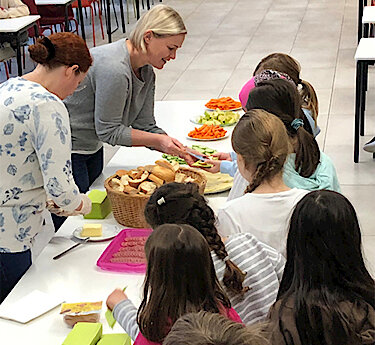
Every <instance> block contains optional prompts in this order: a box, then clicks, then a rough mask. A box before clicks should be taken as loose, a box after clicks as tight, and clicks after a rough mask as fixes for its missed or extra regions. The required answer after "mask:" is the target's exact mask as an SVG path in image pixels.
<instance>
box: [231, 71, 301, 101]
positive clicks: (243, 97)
mask: <svg viewBox="0 0 375 345" xmlns="http://www.w3.org/2000/svg"><path fill="white" fill-rule="evenodd" d="M272 79H286V80H288V81H290V82H292V83H293V85H294V86H295V84H294V82H293V80H292V79H291V78H290V77H289V76H288V75H287V74H284V73H280V72H276V71H272V70H264V71H262V72H261V73H259V74H257V75H255V76H254V77H252V78H251V79H250V80H249V81H248V82H246V84H245V85H244V86H243V87H242V89H241V91H240V93H239V95H238V97H239V99H240V102H241V105H242V108H246V104H247V100H248V99H249V93H250V91H251V90H252V89H254V88H255V87H256V86H258V84H259V83H261V82H262V81H265V80H272Z"/></svg>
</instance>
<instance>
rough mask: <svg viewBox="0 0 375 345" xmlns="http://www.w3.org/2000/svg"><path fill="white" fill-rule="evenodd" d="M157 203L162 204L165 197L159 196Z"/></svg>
mask: <svg viewBox="0 0 375 345" xmlns="http://www.w3.org/2000/svg"><path fill="white" fill-rule="evenodd" d="M157 203H158V205H159V206H160V205H163V204H165V199H164V198H163V197H161V198H160V199H159V200H158V201H157Z"/></svg>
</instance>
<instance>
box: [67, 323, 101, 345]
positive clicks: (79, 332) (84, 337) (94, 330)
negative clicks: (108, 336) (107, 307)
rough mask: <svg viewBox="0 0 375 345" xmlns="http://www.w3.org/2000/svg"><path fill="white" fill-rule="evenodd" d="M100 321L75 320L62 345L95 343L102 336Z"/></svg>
mask: <svg viewBox="0 0 375 345" xmlns="http://www.w3.org/2000/svg"><path fill="white" fill-rule="evenodd" d="M102 332H103V326H102V324H101V323H91V322H77V323H76V324H75V325H74V327H73V329H72V330H71V331H70V333H69V334H68V336H67V337H66V338H65V340H64V342H63V343H62V345H95V344H96V343H97V342H98V341H99V339H100V338H101V337H102Z"/></svg>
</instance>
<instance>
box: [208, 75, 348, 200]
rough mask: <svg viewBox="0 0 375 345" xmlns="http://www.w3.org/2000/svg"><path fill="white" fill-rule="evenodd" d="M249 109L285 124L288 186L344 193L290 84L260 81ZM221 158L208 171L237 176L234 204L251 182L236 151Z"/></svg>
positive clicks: (213, 162)
mask: <svg viewBox="0 0 375 345" xmlns="http://www.w3.org/2000/svg"><path fill="white" fill-rule="evenodd" d="M246 108H247V109H248V110H251V109H264V110H266V111H268V112H270V113H272V114H274V115H276V116H277V117H278V118H280V120H281V121H282V122H283V124H284V126H285V128H286V130H287V133H288V136H289V140H290V143H291V145H292V150H291V152H290V154H289V155H288V158H287V160H286V164H285V166H284V172H283V179H284V182H285V184H286V185H287V186H288V187H290V188H300V189H306V190H310V191H313V190H319V189H329V190H333V191H336V192H340V191H341V189H340V184H339V181H338V178H337V174H336V169H335V167H334V165H333V162H332V160H331V159H330V158H329V157H328V156H327V155H326V154H325V153H324V152H321V151H320V150H319V146H318V143H317V142H316V140H315V139H314V137H313V136H312V135H311V134H310V133H309V131H308V129H307V128H306V121H305V120H304V119H303V117H302V116H301V111H300V109H301V103H300V96H299V95H298V92H297V90H296V89H295V87H294V86H293V85H292V84H291V83H290V82H289V81H287V80H285V79H273V80H266V81H262V82H260V83H259V84H258V85H257V86H256V87H255V88H254V89H252V90H251V91H250V93H249V96H248V101H247V105H246ZM218 155H219V159H225V160H223V161H220V160H219V161H215V160H207V162H209V163H211V164H213V165H214V167H213V168H209V169H206V170H208V171H211V172H216V171H218V170H219V169H220V171H221V172H228V173H230V174H231V175H232V176H234V182H233V188H232V190H231V191H230V193H229V197H228V201H230V200H233V199H235V198H237V197H239V196H242V195H243V193H244V191H245V189H246V187H247V185H248V182H247V181H246V180H245V179H244V178H243V177H242V176H241V174H240V173H239V172H238V169H237V159H236V154H235V153H234V152H232V153H231V154H229V153H219V154H218ZM227 156H229V157H227ZM224 170H226V171H224Z"/></svg>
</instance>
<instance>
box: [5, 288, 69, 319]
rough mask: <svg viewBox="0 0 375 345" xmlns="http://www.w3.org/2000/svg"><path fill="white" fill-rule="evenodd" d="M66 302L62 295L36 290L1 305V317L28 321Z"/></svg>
mask: <svg viewBox="0 0 375 345" xmlns="http://www.w3.org/2000/svg"><path fill="white" fill-rule="evenodd" d="M62 302H64V299H63V298H61V297H56V296H53V295H49V294H47V293H44V292H41V291H39V290H34V291H32V292H30V293H29V294H27V295H26V296H24V297H22V298H21V299H19V300H18V301H17V302H15V303H12V304H10V305H9V304H4V303H3V304H2V305H1V306H0V318H3V319H8V320H13V321H17V322H20V323H27V322H29V321H31V320H33V319H35V318H37V317H39V316H41V315H43V314H45V313H46V312H48V311H50V310H51V309H53V308H55V307H56V306H58V305H60V304H61V303H62Z"/></svg>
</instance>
